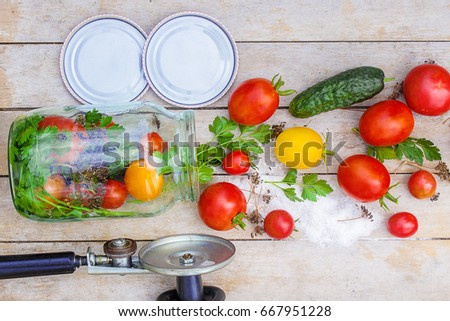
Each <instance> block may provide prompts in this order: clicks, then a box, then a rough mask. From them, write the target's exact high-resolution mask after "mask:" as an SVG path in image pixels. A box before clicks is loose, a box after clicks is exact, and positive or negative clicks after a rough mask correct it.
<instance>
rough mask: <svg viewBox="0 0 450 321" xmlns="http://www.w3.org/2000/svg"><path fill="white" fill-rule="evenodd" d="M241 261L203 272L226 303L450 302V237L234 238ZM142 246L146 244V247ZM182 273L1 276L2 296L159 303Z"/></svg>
mask: <svg viewBox="0 0 450 321" xmlns="http://www.w3.org/2000/svg"><path fill="white" fill-rule="evenodd" d="M233 243H234V244H235V246H236V248H237V252H236V256H235V259H234V261H233V262H232V263H231V264H230V265H228V266H227V267H225V268H224V269H222V270H219V271H216V272H213V273H210V274H207V275H204V276H203V281H204V284H205V285H214V286H218V287H220V288H222V289H223V290H224V291H225V292H226V295H227V300H244V301H245V300H265V301H271V300H278V301H283V300H297V301H308V300H449V299H450V295H449V293H450V285H449V283H448V282H447V275H448V270H449V269H450V263H449V260H448V259H447V258H448V257H449V255H450V246H449V241H384V242H383V241H382V242H380V241H361V242H358V243H356V244H355V245H353V246H352V247H349V248H339V247H328V248H319V247H317V246H315V245H314V244H311V243H309V242H306V241H299V240H296V241H292V240H291V241H283V242H274V241H252V242H248V241H233ZM141 244H142V243H140V244H139V246H140V245H141ZM88 246H91V247H92V248H93V250H94V252H95V253H97V254H100V253H102V250H101V246H102V244H101V243H93V242H92V243H87V242H85V243H83V242H81V243H78V242H77V243H70V242H67V243H2V244H0V247H1V254H19V253H21V254H24V253H39V252H55V251H61V250H68V251H74V252H75V253H77V254H79V255H84V253H85V252H86V249H87V247H88ZM174 286H175V278H174V277H170V276H162V275H156V274H149V275H126V276H118V275H110V276H106V275H101V276H100V275H89V274H87V269H86V268H85V267H81V268H80V269H79V270H77V271H76V272H75V273H74V274H72V275H59V276H46V277H34V278H24V279H11V280H2V281H1V283H0V289H1V291H0V299H1V300H81V301H83V300H119V301H128V300H130V301H132V300H134V301H140V300H143V301H146V300H155V299H156V297H157V295H158V294H160V293H161V292H163V291H166V290H169V289H172V288H174Z"/></svg>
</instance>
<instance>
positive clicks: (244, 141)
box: [197, 116, 271, 183]
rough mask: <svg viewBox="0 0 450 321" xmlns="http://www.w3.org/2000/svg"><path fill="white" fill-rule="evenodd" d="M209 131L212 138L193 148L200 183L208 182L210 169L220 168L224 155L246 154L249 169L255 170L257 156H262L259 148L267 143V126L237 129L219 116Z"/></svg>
mask: <svg viewBox="0 0 450 321" xmlns="http://www.w3.org/2000/svg"><path fill="white" fill-rule="evenodd" d="M209 131H210V132H211V133H212V134H214V136H213V137H212V139H211V140H210V141H209V142H207V143H205V144H200V146H199V147H198V148H197V166H198V171H199V181H200V183H207V182H209V181H211V179H212V175H213V173H214V167H217V166H220V165H222V162H223V159H224V157H225V156H226V155H227V153H229V152H231V151H234V150H242V151H243V152H245V153H247V154H248V156H249V158H250V164H251V166H252V167H255V161H256V159H257V157H258V156H257V155H259V154H262V153H263V152H264V150H263V147H262V145H264V144H266V143H268V142H269V141H270V135H271V129H270V125H266V124H262V125H259V126H245V125H239V124H237V123H236V122H235V121H233V120H231V119H228V118H226V117H223V116H222V117H219V116H217V117H216V118H215V119H214V121H213V122H212V124H211V125H209Z"/></svg>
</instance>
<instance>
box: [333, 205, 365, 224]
mask: <svg viewBox="0 0 450 321" xmlns="http://www.w3.org/2000/svg"><path fill="white" fill-rule="evenodd" d="M355 206H356V207H357V208H358V209H359V210H360V213H361V215H360V216H358V217H353V218H347V219H343V220H338V222H347V221H354V220H359V219H361V218H365V219H367V220H369V221H371V222H373V215H372V213H371V212H370V211H369V210H368V209H367V207H365V206H364V205H361V206H358V205H357V204H355Z"/></svg>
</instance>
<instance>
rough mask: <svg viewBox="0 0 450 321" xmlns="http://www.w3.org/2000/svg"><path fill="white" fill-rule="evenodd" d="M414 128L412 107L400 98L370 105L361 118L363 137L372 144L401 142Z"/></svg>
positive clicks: (360, 127)
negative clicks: (399, 99)
mask: <svg viewBox="0 0 450 321" xmlns="http://www.w3.org/2000/svg"><path fill="white" fill-rule="evenodd" d="M413 128H414V117H413V114H412V112H411V109H409V108H408V106H406V105H405V104H404V103H402V102H401V101H398V100H385V101H381V102H379V103H377V104H375V105H373V106H371V107H369V108H368V109H367V110H366V111H365V112H364V114H363V115H362V116H361V119H360V120H359V132H360V134H361V137H362V139H363V140H364V141H365V142H366V143H367V144H369V145H372V146H392V145H397V144H400V143H401V142H402V141H404V140H405V139H406V138H408V137H409V135H410V134H411V132H412V130H413Z"/></svg>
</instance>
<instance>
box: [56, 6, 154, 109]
mask: <svg viewBox="0 0 450 321" xmlns="http://www.w3.org/2000/svg"><path fill="white" fill-rule="evenodd" d="M145 40H146V33H145V32H144V30H142V28H140V27H139V26H138V25H137V24H135V23H134V22H132V21H131V20H129V19H127V18H124V17H121V16H117V15H98V16H94V17H91V18H89V19H87V20H85V21H83V22H81V23H80V24H79V25H78V26H76V27H75V28H74V29H73V30H72V31H71V32H70V34H69V35H68V36H67V38H66V40H65V42H64V45H63V47H62V50H61V55H60V71H61V76H62V79H63V81H64V84H65V86H66V87H67V89H68V90H69V92H70V93H71V94H72V95H73V96H74V97H75V98H76V99H77V100H79V101H80V102H82V103H88V104H102V103H112V102H114V103H124V102H130V101H133V100H137V99H139V98H140V97H142V95H144V93H145V92H146V91H147V90H148V88H149V86H148V83H147V80H146V79H145V76H144V71H143V69H142V49H143V48H144V44H145Z"/></svg>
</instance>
